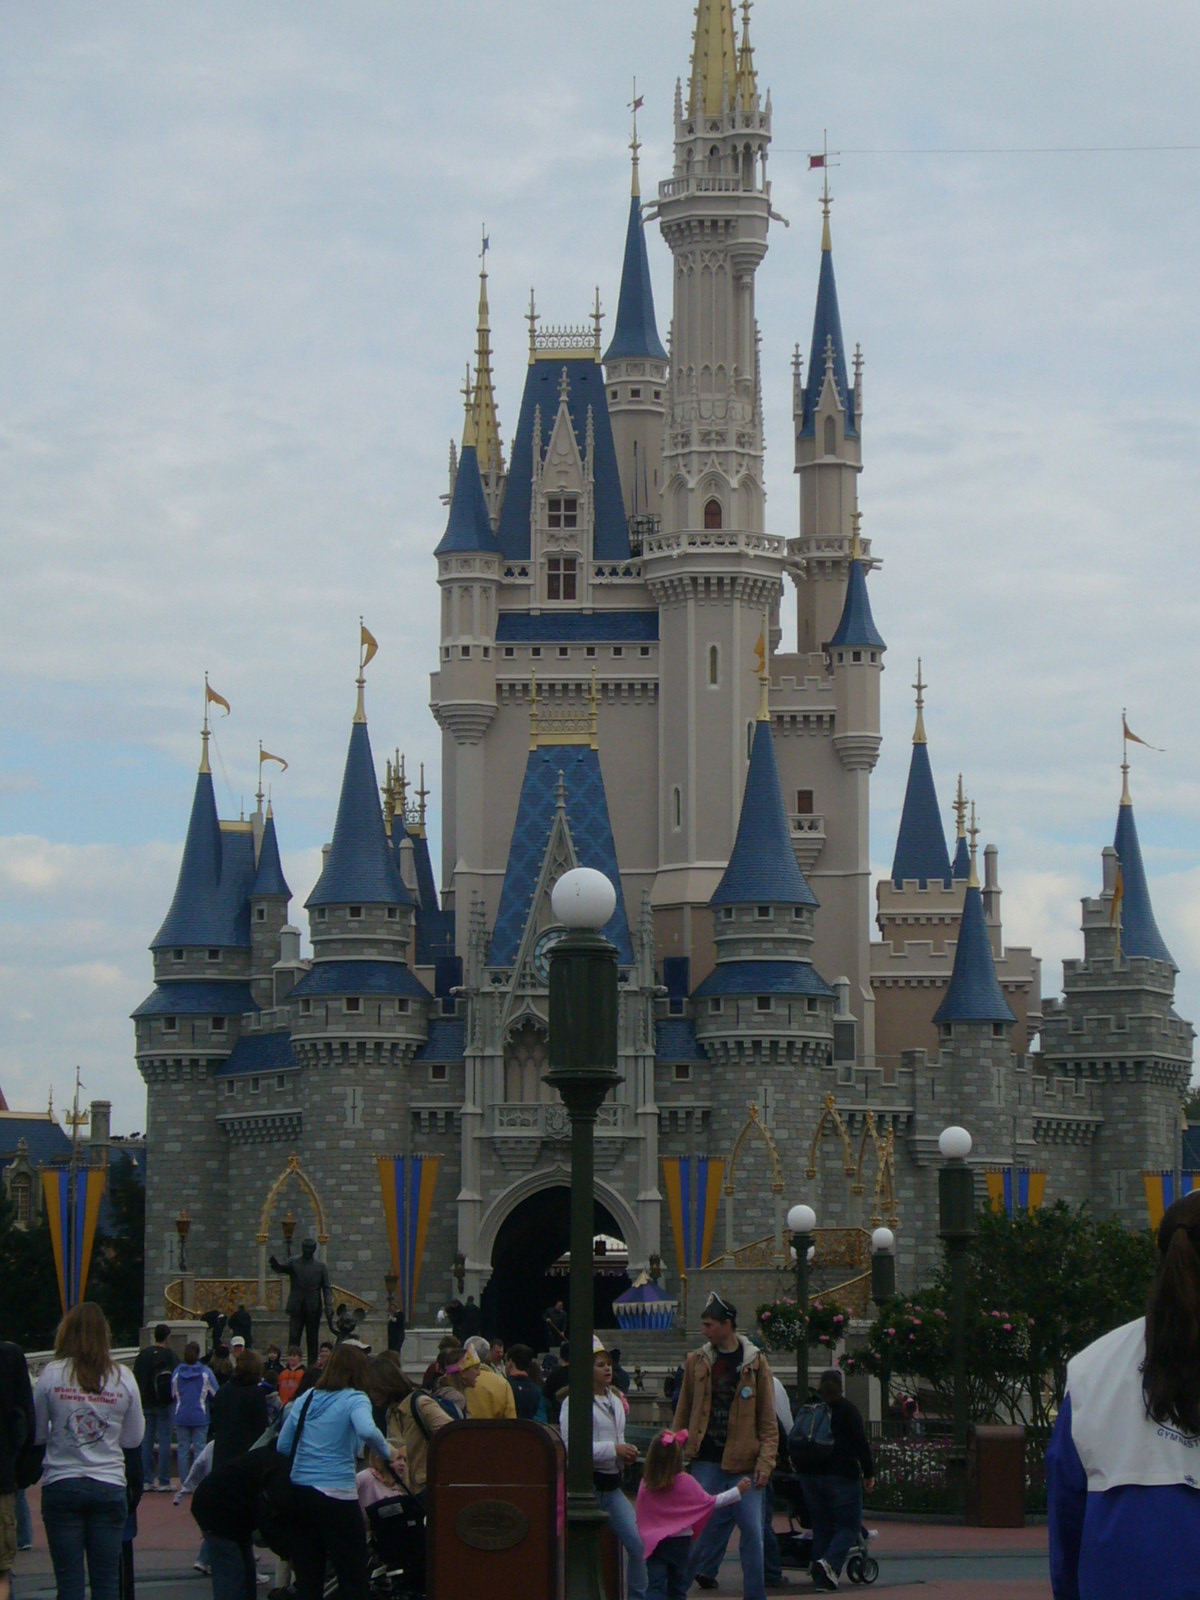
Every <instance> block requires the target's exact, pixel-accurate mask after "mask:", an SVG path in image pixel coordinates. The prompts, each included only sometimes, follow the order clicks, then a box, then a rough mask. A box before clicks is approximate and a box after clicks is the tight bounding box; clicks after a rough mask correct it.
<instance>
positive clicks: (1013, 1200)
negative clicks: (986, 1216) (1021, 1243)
mask: <svg viewBox="0 0 1200 1600" xmlns="http://www.w3.org/2000/svg"><path fill="white" fill-rule="evenodd" d="M984 1177H985V1178H986V1179H987V1189H988V1199H989V1200H990V1201H991V1204H992V1210H993V1211H1007V1212H1008V1214H1009V1216H1010V1217H1011V1216H1012V1214H1013V1212H1014V1211H1037V1210H1038V1209H1039V1208H1040V1206H1041V1204H1042V1201H1043V1199H1044V1198H1045V1194H1046V1174H1045V1173H1044V1172H1030V1170H1029V1168H1028V1167H1016V1168H1013V1167H1000V1168H998V1169H997V1170H996V1171H995V1172H985V1173H984Z"/></svg>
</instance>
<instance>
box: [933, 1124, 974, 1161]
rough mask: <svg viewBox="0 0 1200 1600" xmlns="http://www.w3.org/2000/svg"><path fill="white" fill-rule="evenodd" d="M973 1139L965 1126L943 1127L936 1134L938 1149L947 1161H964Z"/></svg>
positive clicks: (969, 1151)
mask: <svg viewBox="0 0 1200 1600" xmlns="http://www.w3.org/2000/svg"><path fill="white" fill-rule="evenodd" d="M973 1143H974V1141H973V1140H972V1138H971V1135H970V1134H969V1133H968V1132H967V1130H966V1129H965V1128H958V1127H950V1128H943V1129H942V1131H941V1133H939V1134H938V1149H939V1150H940V1151H941V1153H942V1156H943V1158H944V1159H945V1160H947V1161H965V1160H966V1159H967V1157H968V1156H969V1155H970V1154H971V1146H972V1144H973Z"/></svg>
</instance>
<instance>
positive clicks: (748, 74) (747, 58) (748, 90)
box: [737, 0, 758, 111]
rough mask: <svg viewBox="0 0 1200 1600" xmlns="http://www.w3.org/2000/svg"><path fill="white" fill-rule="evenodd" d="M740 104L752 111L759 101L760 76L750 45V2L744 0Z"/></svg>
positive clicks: (739, 76) (739, 59) (740, 59)
mask: <svg viewBox="0 0 1200 1600" xmlns="http://www.w3.org/2000/svg"><path fill="white" fill-rule="evenodd" d="M737 97H738V104H739V105H740V106H741V108H742V110H743V111H752V110H753V109H754V103H755V101H756V100H757V99H758V75H757V73H756V72H755V70H754V47H753V46H752V45H751V43H750V0H742V46H741V49H740V51H739V52H738V71H737Z"/></svg>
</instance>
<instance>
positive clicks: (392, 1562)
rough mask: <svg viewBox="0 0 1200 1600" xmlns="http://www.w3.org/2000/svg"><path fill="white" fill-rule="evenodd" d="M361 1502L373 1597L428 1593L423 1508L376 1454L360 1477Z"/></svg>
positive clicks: (396, 1599)
mask: <svg viewBox="0 0 1200 1600" xmlns="http://www.w3.org/2000/svg"><path fill="white" fill-rule="evenodd" d="M358 1503H359V1505H360V1506H362V1508H363V1512H364V1514H365V1516H366V1519H367V1553H368V1570H369V1572H370V1577H371V1594H372V1595H373V1596H377V1597H379V1600H418V1597H419V1596H421V1595H423V1594H424V1593H425V1508H424V1506H423V1505H422V1504H421V1502H420V1500H419V1499H418V1498H417V1496H416V1495H414V1494H412V1493H410V1491H409V1490H408V1489H406V1488H405V1487H404V1485H403V1484H402V1483H401V1482H400V1480H399V1479H398V1478H396V1477H394V1476H393V1475H392V1473H391V1472H390V1471H389V1469H388V1467H387V1465H386V1463H385V1462H383V1461H381V1460H380V1459H379V1457H378V1456H375V1455H372V1456H371V1465H370V1466H369V1467H368V1468H366V1469H365V1470H364V1471H362V1472H360V1473H359V1474H358Z"/></svg>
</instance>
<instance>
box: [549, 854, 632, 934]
mask: <svg viewBox="0 0 1200 1600" xmlns="http://www.w3.org/2000/svg"><path fill="white" fill-rule="evenodd" d="M550 907H551V910H552V911H553V912H554V915H555V918H556V919H557V920H558V921H559V922H560V923H562V925H563V927H564V928H574V929H578V930H579V931H581V932H583V931H588V932H591V933H599V931H600V929H601V928H603V927H605V926H606V924H607V923H608V922H609V921H610V920H611V918H612V914H613V912H614V911H615V910H616V909H617V891H616V890H615V889H614V888H613V886H612V884H611V883H610V882H609V880H608V879H607V878H606V877H605V876H604V874H603V873H602V872H597V871H596V869H595V867H575V868H573V869H572V870H571V871H570V872H564V873H563V875H562V877H561V878H560V879H559V880H558V882H557V883H556V884H555V885H554V890H553V892H552V893H551V896H550Z"/></svg>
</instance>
